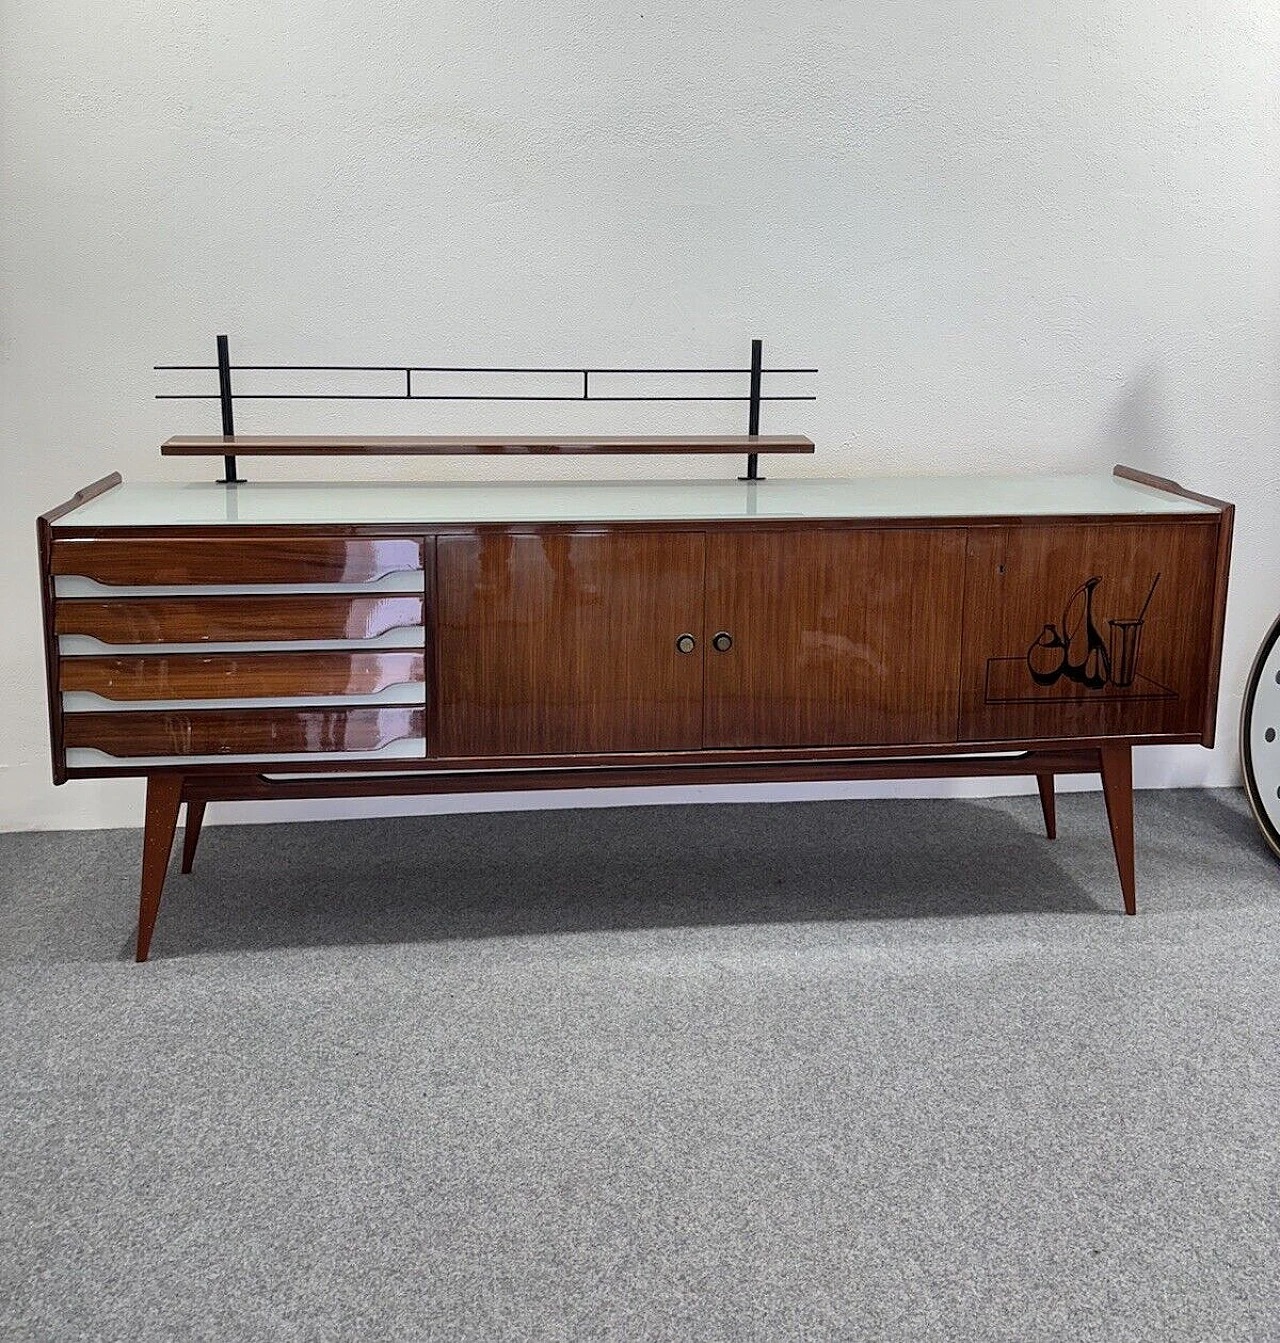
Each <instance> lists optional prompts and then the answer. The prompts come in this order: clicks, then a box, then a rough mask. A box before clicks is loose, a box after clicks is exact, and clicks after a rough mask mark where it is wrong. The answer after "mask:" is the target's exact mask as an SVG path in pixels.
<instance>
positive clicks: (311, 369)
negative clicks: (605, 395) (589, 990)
mask: <svg viewBox="0 0 1280 1343" xmlns="http://www.w3.org/2000/svg"><path fill="white" fill-rule="evenodd" d="M151 367H152V370H153V371H154V372H156V373H216V372H217V371H218V366H217V364H153V365H152V366H151ZM231 371H232V372H233V373H636V374H653V373H707V374H710V373H734V374H749V373H750V372H751V370H750V369H749V368H480V367H473V366H470V365H466V366H464V365H457V366H450V365H446V364H232V365H231ZM760 371H761V372H762V373H816V372H817V371H818V370H817V369H816V368H764V369H761V370H760ZM236 395H237V396H239V395H240V393H239V392H237V393H236Z"/></svg>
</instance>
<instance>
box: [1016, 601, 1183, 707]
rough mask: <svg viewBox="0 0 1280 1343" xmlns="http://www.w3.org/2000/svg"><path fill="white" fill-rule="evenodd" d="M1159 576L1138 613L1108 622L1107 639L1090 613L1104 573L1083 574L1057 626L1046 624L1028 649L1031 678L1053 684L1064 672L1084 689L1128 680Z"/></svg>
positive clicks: (1130, 681) (1127, 683)
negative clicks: (1109, 632)
mask: <svg viewBox="0 0 1280 1343" xmlns="http://www.w3.org/2000/svg"><path fill="white" fill-rule="evenodd" d="M1159 581H1160V575H1159V574H1156V576H1155V578H1153V579H1152V580H1151V587H1150V590H1149V591H1148V592H1147V599H1146V601H1145V602H1143V603H1142V609H1141V610H1140V611H1139V612H1138V614H1137V615H1136V616H1134V617H1132V618H1128V619H1123V620H1109V621H1108V622H1107V624H1108V625H1109V626H1110V628H1111V641H1110V644H1108V642H1107V640H1106V639H1104V638H1103V637H1102V634H1101V632H1100V631H1099V629H1098V624H1097V620H1095V618H1094V593H1095V592H1096V591H1097V588H1098V585H1099V584H1100V583H1101V582H1102V579H1101V578H1100V577H1098V576H1094V577H1093V578H1088V579H1086V580H1085V581H1084V582H1083V583H1081V584H1080V586H1079V587H1078V588H1076V590H1075V591H1074V592H1073V593H1072V594H1071V596H1070V597H1068V598H1067V604H1066V606H1065V607H1064V609H1063V612H1062V624H1061V626H1058V625H1053V624H1047V625H1045V627H1044V628H1043V629H1042V630H1041V631H1040V633H1039V634H1038V635H1037V636H1036V638H1035V640H1034V641H1033V642H1032V644H1031V647H1030V648H1028V649H1027V670H1028V671H1029V672H1030V673H1031V679H1032V680H1033V681H1034V682H1035V683H1036V685H1038V686H1051V685H1055V684H1056V683H1057V682H1058V681H1059V680H1061V679H1062V678H1063V677H1066V678H1067V680H1069V681H1074V682H1076V684H1078V685H1082V686H1084V687H1085V689H1086V690H1101V689H1102V688H1103V687H1104V686H1107V685H1113V686H1118V687H1121V688H1125V687H1128V686H1131V685H1132V684H1133V681H1134V677H1135V676H1136V675H1137V672H1138V648H1139V645H1140V644H1141V642H1142V627H1143V622H1144V621H1145V619H1146V615H1147V608H1148V607H1149V606H1150V605H1151V598H1152V597H1153V596H1154V595H1155V590H1156V584H1157V583H1159Z"/></svg>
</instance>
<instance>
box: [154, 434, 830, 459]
mask: <svg viewBox="0 0 1280 1343" xmlns="http://www.w3.org/2000/svg"><path fill="white" fill-rule="evenodd" d="M812 451H813V440H812V439H811V438H806V437H804V435H802V434H760V435H757V436H755V437H752V436H750V435H748V434H682V435H680V436H679V437H669V438H668V437H661V436H645V435H635V434H624V435H620V436H604V437H590V436H574V435H565V436H548V437H542V436H533V437H530V436H527V435H514V436H509V437H508V436H496V437H469V436H466V435H452V434H447V435H441V434H428V435H408V436H405V435H390V436H385V437H379V436H371V435H367V434H351V435H344V434H336V435H334V434H329V435H310V436H302V437H295V436H291V435H280V434H235V435H227V436H224V435H222V434H210V435H205V436H197V437H188V438H170V439H167V440H166V441H165V442H164V443H162V444H161V446H160V454H161V456H163V457H223V456H236V457H435V456H451V457H452V456H472V455H489V456H493V455H499V456H500V455H546V456H556V455H563V456H571V455H589V454H593V453H597V454H601V455H604V454H614V455H623V456H638V455H649V454H661V453H672V454H675V453H685V454H693V453H724V454H732V455H734V456H742V455H743V454H745V453H753V452H754V453H782V452H812Z"/></svg>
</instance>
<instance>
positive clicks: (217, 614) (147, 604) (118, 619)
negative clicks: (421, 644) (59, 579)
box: [53, 592, 424, 644]
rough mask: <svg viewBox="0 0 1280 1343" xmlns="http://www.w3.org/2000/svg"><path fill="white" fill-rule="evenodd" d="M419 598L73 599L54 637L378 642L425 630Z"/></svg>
mask: <svg viewBox="0 0 1280 1343" xmlns="http://www.w3.org/2000/svg"><path fill="white" fill-rule="evenodd" d="M423 614H424V613H423V598H422V596H421V594H418V593H408V592H406V593H395V594H392V595H387V596H376V597H348V596H345V595H341V594H330V593H316V594H312V595H302V596H293V597H289V596H261V597H258V596H247V595H246V596H237V597H120V598H116V599H109V600H106V601H98V600H95V599H94V598H86V597H70V598H64V599H62V600H60V601H58V602H57V603H56V604H55V607H54V626H53V627H54V631H55V633H57V634H80V635H86V636H88V637H89V638H92V639H97V640H99V641H100V642H101V643H104V644H152V643H156V644H166V643H167V644H199V643H245V642H249V643H252V642H255V641H256V642H261V641H264V640H267V641H270V640H275V639H296V640H305V639H373V638H377V637H378V636H379V635H383V634H390V633H391V632H392V631H393V630H409V629H414V628H416V627H418V626H421V625H422V623H423Z"/></svg>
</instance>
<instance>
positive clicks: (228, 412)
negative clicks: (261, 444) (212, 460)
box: [218, 336, 243, 485]
mask: <svg viewBox="0 0 1280 1343" xmlns="http://www.w3.org/2000/svg"><path fill="white" fill-rule="evenodd" d="M218 400H219V401H220V402H221V404H222V436H223V437H224V438H233V437H235V432H236V422H235V414H234V411H233V408H232V400H231V355H230V354H229V353H228V350H227V338H226V336H219V337H218ZM222 469H223V471H224V473H225V475H224V478H223V479H222V480H220V481H219V482H218V484H219V485H239V484H242V483H243V482H242V480H241V478H240V477H239V476H238V475H237V474H236V459H235V456H234V454H224V455H223V458H222Z"/></svg>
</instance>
